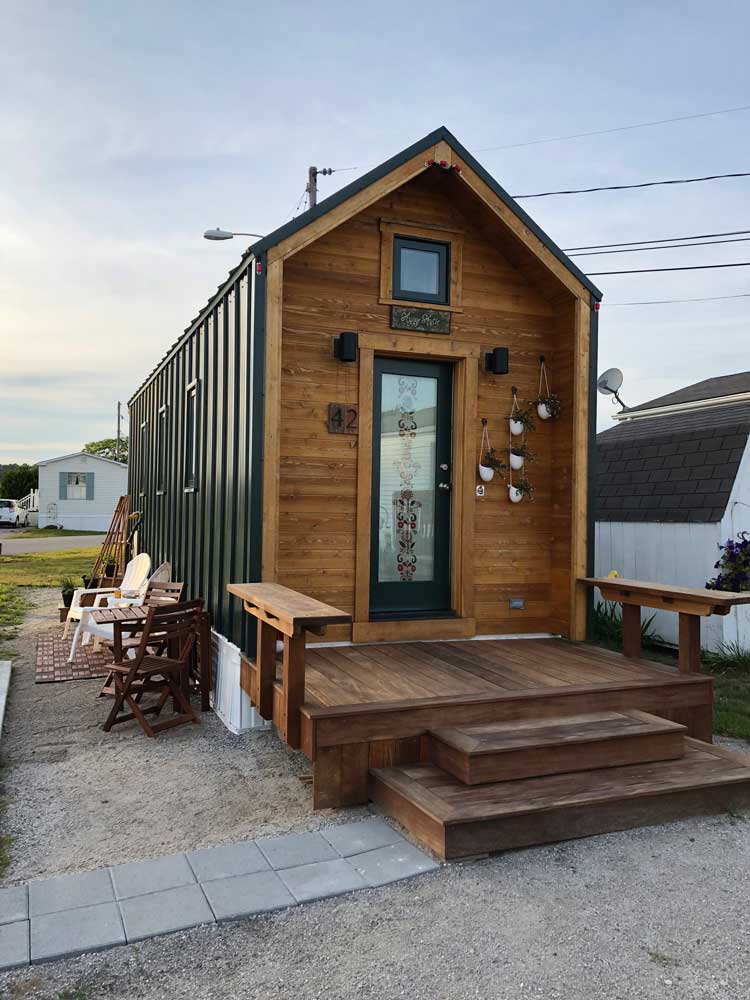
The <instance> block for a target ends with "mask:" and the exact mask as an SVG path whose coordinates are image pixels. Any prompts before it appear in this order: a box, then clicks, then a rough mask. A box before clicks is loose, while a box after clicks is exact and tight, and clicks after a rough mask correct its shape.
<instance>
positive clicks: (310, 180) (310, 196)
mask: <svg viewBox="0 0 750 1000" xmlns="http://www.w3.org/2000/svg"><path fill="white" fill-rule="evenodd" d="M332 173H333V169H332V168H331V167H323V169H322V170H318V168H317V167H308V168H307V187H306V188H305V191H307V207H308V208H313V207H314V206H315V205H317V204H318V174H321V175H322V176H323V177H328V176H329V175H330V174H332Z"/></svg>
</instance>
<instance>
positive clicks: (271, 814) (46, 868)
mask: <svg viewBox="0 0 750 1000" xmlns="http://www.w3.org/2000/svg"><path fill="white" fill-rule="evenodd" d="M29 594H30V596H31V597H32V599H33V602H34V606H33V608H32V610H31V611H30V613H29V615H28V616H27V618H26V621H25V623H24V626H23V628H22V629H21V631H20V633H19V638H18V639H17V641H16V643H15V649H16V651H17V654H18V655H17V656H14V657H13V674H12V676H11V685H10V695H9V700H8V709H7V713H6V717H5V725H4V728H3V740H2V763H3V765H4V769H3V771H2V774H1V775H0V777H1V779H2V790H1V793H0V794H1V795H2V798H3V799H4V800H5V803H6V808H5V810H4V811H3V812H2V815H1V816H0V828H1V829H2V832H3V833H5V834H8V835H10V836H11V838H12V843H11V845H10V850H9V853H10V866H9V867H8V868H7V869H6V871H5V872H4V874H3V876H2V878H0V885H7V884H11V883H16V882H21V881H24V880H26V879H31V878H39V877H42V876H45V875H58V874H61V873H67V872H78V871H83V870H85V869H89V868H97V867H100V866H102V865H106V864H110V863H111V862H112V860H113V858H115V859H117V860H118V861H133V860H137V859H141V858H150V857H154V856H156V855H159V854H169V853H170V852H173V851H182V850H193V849H195V848H199V847H213V846H215V845H217V844H222V843H226V842H228V841H234V840H242V839H244V838H246V837H255V836H262V835H267V834H277V833H289V832H298V831H303V830H310V829H315V828H316V827H319V826H326V825H330V824H331V823H335V822H342V821H347V822H348V821H349V819H350V818H351V817H352V816H354V817H356V816H357V815H366V814H367V811H366V810H364V809H362V810H346V811H339V812H335V811H333V810H322V811H320V812H313V810H312V791H311V787H310V785H309V784H305V783H303V782H302V781H301V780H300V778H301V777H302V776H304V775H309V774H310V762H309V761H308V760H307V758H306V757H305V756H304V755H303V754H302V753H300V752H295V751H293V750H290V748H289V747H288V746H287V745H286V744H285V743H283V742H282V741H281V740H280V739H279V738H278V737H277V736H276V734H275V733H274V732H271V731H263V732H257V733H247V734H245V735H242V736H235V735H233V734H232V733H230V732H228V730H227V729H225V728H224V726H223V725H222V723H221V722H220V721H219V719H218V718H217V717H216V716H215V715H214V714H213V712H209V713H206V714H205V715H204V716H203V717H202V723H201V725H200V726H181V727H180V728H179V729H175V730H172V731H167V732H166V733H164V734H162V735H161V736H160V737H159V738H158V739H153V740H150V739H148V738H147V737H146V736H145V735H144V734H143V733H142V732H141V730H140V729H139V728H138V726H137V724H136V723H126V724H125V725H122V726H117V727H116V728H115V729H113V730H112V732H110V733H105V732H103V731H102V728H101V726H102V723H103V721H104V719H105V717H106V713H107V711H108V704H109V703H108V700H107V701H105V700H103V699H102V700H100V699H98V698H97V697H96V695H97V692H98V690H99V688H100V687H101V684H102V681H101V680H90V681H66V682H65V683H63V684H35V683H34V659H35V650H36V638H37V635H38V634H39V631H40V630H43V629H49V628H61V627H62V626H56V625H53V624H51V623H53V622H54V621H55V618H56V615H57V602H58V600H59V595H58V592H57V591H56V590H32V591H30V592H29Z"/></svg>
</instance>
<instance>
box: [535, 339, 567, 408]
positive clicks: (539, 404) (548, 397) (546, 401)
mask: <svg viewBox="0 0 750 1000" xmlns="http://www.w3.org/2000/svg"><path fill="white" fill-rule="evenodd" d="M542 383H544V384H542ZM536 412H537V413H538V414H539V419H540V420H550V419H554V420H557V418H558V417H559V416H560V413H561V412H562V403H561V402H560V397H559V396H557V395H556V394H555V393H554V392H550V391H549V382H548V381H547V366H546V364H545V361H544V355H543V354H541V355H540V356H539V393H538V395H537V397H536Z"/></svg>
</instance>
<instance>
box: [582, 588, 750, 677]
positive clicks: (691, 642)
mask: <svg viewBox="0 0 750 1000" xmlns="http://www.w3.org/2000/svg"><path fill="white" fill-rule="evenodd" d="M579 583H585V584H586V585H587V586H589V587H598V588H599V590H600V591H601V595H602V597H603V598H604V600H605V601H617V602H618V603H619V604H621V605H622V651H623V653H624V655H625V656H628V657H630V658H631V659H638V658H639V657H640V655H641V608H655V609H657V610H659V611H675V612H676V613H677V614H679V616H680V633H679V636H680V644H679V658H678V665H679V668H680V670H681V671H682V673H699V672H700V668H701V618H707V617H708V616H709V615H728V614H729V612H730V611H731V610H732V608H733V607H734V606H735V605H737V604H750V592H748V593H736V592H734V591H729V590H708V589H706V588H703V589H699V588H691V587H671V586H668V585H665V584H661V583H644V582H642V581H639V580H623V579H620V577H611V576H604V577H584V578H583V579H581V580H579Z"/></svg>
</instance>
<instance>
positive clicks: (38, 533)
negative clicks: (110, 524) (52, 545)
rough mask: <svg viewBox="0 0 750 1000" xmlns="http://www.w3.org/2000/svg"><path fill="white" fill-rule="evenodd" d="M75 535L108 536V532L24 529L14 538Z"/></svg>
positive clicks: (15, 534) (16, 533)
mask: <svg viewBox="0 0 750 1000" xmlns="http://www.w3.org/2000/svg"><path fill="white" fill-rule="evenodd" d="M69 535H73V536H75V537H78V535H106V531H74V530H72V529H68V528H23V529H22V530H20V531H16V532H15V533H14V535H13V538H65V537H66V536H69Z"/></svg>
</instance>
